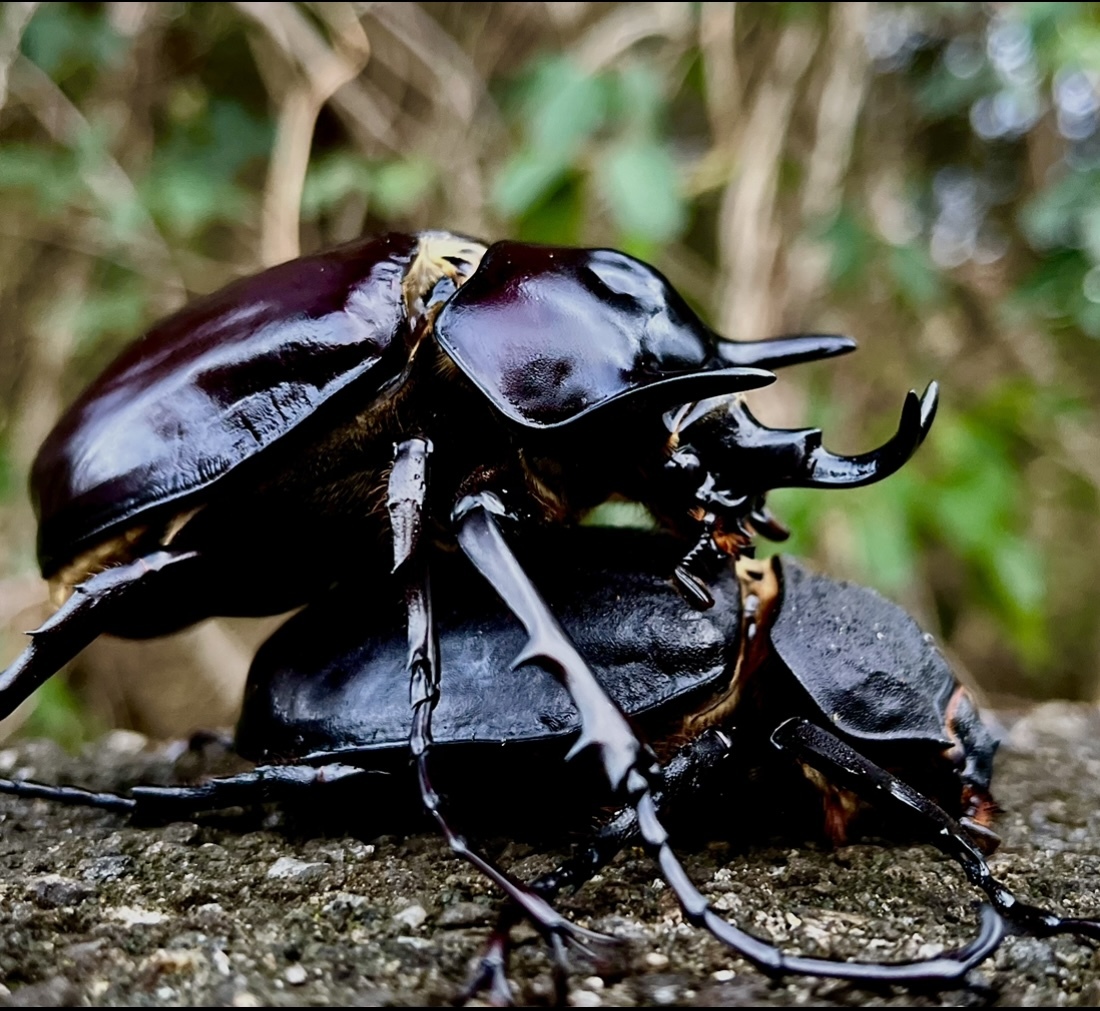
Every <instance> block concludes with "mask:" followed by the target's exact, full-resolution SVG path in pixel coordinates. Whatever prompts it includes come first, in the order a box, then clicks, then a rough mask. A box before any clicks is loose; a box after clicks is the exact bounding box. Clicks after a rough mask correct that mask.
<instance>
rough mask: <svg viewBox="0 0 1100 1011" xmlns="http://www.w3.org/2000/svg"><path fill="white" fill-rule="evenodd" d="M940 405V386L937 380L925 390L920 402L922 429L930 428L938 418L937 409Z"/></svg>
mask: <svg viewBox="0 0 1100 1011" xmlns="http://www.w3.org/2000/svg"><path fill="white" fill-rule="evenodd" d="M939 405H940V384H939V383H937V382H936V381H935V380H933V381H932V382H930V383H929V384H928V385H927V386H926V387H925V389H924V395H923V396H922V397H921V400H920V421H921V427H922V428H925V429H927V428H929V427H930V426H931V424H932V421H933V419H934V418H935V417H936V409H937V408H938V407H939Z"/></svg>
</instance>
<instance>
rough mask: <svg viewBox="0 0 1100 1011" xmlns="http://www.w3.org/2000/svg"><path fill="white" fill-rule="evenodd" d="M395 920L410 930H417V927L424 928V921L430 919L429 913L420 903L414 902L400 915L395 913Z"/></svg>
mask: <svg viewBox="0 0 1100 1011" xmlns="http://www.w3.org/2000/svg"><path fill="white" fill-rule="evenodd" d="M393 918H394V919H395V920H396V921H397V922H398V923H403V924H404V925H405V926H406V927H408V928H409V929H410V930H416V928H417V927H420V926H423V924H424V921H425V920H426V919H427V918H428V913H427V911H426V910H425V909H424V907H423V906H422V905H420V903H419V902H414V903H413V904H412V905H411V906H406V907H405V908H404V909H402V910H401V912H399V913H394V914H393Z"/></svg>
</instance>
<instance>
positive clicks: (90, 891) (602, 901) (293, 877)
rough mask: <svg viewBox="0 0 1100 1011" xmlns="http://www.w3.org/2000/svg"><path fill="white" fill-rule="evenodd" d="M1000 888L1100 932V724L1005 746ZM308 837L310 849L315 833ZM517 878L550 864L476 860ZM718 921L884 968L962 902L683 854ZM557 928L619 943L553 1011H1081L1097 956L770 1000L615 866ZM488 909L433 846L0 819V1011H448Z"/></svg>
mask: <svg viewBox="0 0 1100 1011" xmlns="http://www.w3.org/2000/svg"><path fill="white" fill-rule="evenodd" d="M177 758H178V750H177V751H173V750H172V749H169V748H160V749H152V748H149V747H148V746H146V744H145V742H144V740H143V739H141V738H138V737H136V736H135V735H132V734H113V735H110V736H108V737H106V738H104V739H103V740H102V741H100V742H99V743H98V744H97V745H95V746H94V747H93V748H90V749H89V750H88V751H87V752H86V753H84V754H83V755H82V756H80V757H79V758H73V757H71V756H67V755H65V754H64V753H62V752H61V751H60V750H59V749H57V748H56V747H55V746H53V745H49V744H45V743H42V742H29V743H26V744H22V745H19V746H16V747H13V748H11V749H9V750H7V751H3V752H0V775H4V776H15V777H20V778H30V777H33V778H36V779H42V780H47V781H52V782H61V781H65V782H72V783H79V784H82V785H89V786H92V787H94V788H100V789H102V788H113V787H119V786H125V785H128V784H131V783H133V782H136V781H139V780H141V779H152V780H157V781H161V782H163V781H167V780H170V779H171V777H172V776H173V775H175V774H176V773H178V769H177V768H175V767H174V763H175V764H176V765H178V762H176V759H177ZM995 784H996V793H997V799H998V800H999V802H1000V804H1001V805H1002V807H1003V808H1004V813H1003V815H1002V816H1001V818H1000V821H999V824H998V830H999V831H1000V832H1001V834H1002V836H1003V838H1004V843H1003V845H1002V847H1001V849H1000V850H999V851H998V853H997V854H996V856H995V857H994V858H993V861H992V863H993V867H994V871H995V873H996V874H997V875H998V876H999V877H1000V878H1002V879H1003V880H1004V881H1005V882H1006V883H1007V884H1008V885H1009V886H1010V887H1012V888H1013V889H1015V890H1017V892H1018V894H1019V896H1020V897H1021V898H1027V899H1029V900H1031V901H1033V902H1036V903H1039V904H1042V905H1047V906H1050V907H1052V908H1054V909H1056V910H1057V911H1059V912H1063V913H1066V914H1077V915H1088V914H1089V913H1100V713H1098V712H1097V710H1096V709H1095V708H1090V707H1084V706H1071V705H1068V704H1049V705H1045V706H1042V707H1040V708H1038V709H1036V710H1034V711H1033V712H1031V713H1029V714H1028V715H1026V716H1025V717H1023V718H1022V719H1020V720H1019V721H1017V722H1015V723H1014V724H1013V725H1012V726H1011V730H1010V732H1009V734H1008V738H1007V740H1006V743H1005V745H1004V747H1003V749H1002V752H1001V754H1000V756H999V758H998V764H997V773H996V780H995ZM311 828H312V829H313V830H314V831H311V830H310V829H311ZM485 846H486V849H487V851H488V852H489V853H490V854H491V855H493V856H494V857H497V858H499V859H500V860H501V862H502V863H503V864H504V865H505V866H506V867H508V868H509V869H510V870H511V871H512V872H513V873H514V874H516V875H517V876H519V877H530V876H533V875H535V874H537V873H539V872H541V871H545V870H548V869H550V868H551V867H552V866H554V864H555V863H556V862H557V861H558V860H560V859H561V857H562V856H563V855H564V854H565V852H566V850H564V849H561V848H559V849H557V850H546V849H543V848H541V847H540V846H539V845H537V843H536V842H535V841H532V840H529V839H528V840H523V841H507V840H500V839H497V840H489V841H487V842H486V843H485ZM684 857H685V863H686V865H687V867H688V869H689V871H690V872H691V874H692V876H693V877H694V879H695V881H696V882H698V883H700V886H701V888H702V890H703V891H704V892H705V893H706V894H707V895H708V896H709V897H710V899H711V901H712V902H713V904H714V905H715V906H716V907H717V908H718V909H719V910H721V911H722V913H723V914H724V915H726V916H729V917H731V918H733V919H735V920H736V921H737V922H738V923H740V924H741V925H742V926H745V927H747V928H749V929H750V930H752V931H754V932H756V933H758V934H761V935H766V936H770V937H771V938H773V939H774V940H775V941H776V942H777V943H779V944H781V945H782V946H784V948H787V949H790V950H801V951H803V952H805V953H807V954H815V955H832V956H834V957H850V958H857V959H861V958H862V959H876V960H880V961H886V960H890V959H896V958H907V957H909V958H911V957H917V956H928V955H931V954H934V953H935V952H937V951H939V950H942V949H943V948H951V947H954V946H957V945H959V944H961V943H964V942H965V940H966V939H967V938H968V937H969V936H970V934H971V932H972V931H973V929H974V924H975V917H976V911H977V907H978V896H977V894H976V893H975V892H974V890H973V889H971V888H969V887H968V886H967V885H966V883H965V881H964V879H963V877H962V875H961V873H960V872H959V871H958V870H957V869H956V868H955V866H954V865H953V864H952V863H951V862H949V861H948V860H946V859H945V858H943V857H941V856H939V855H938V854H937V853H936V852H935V851H933V850H931V849H930V848H928V847H925V846H916V845H898V844H889V845H883V844H871V843H866V844H864V843H861V844H858V845H849V846H845V847H843V848H840V849H830V848H828V847H826V846H823V845H820V844H804V843H801V842H799V841H797V840H796V841H784V842H783V843H782V844H775V843H771V844H768V845H764V846H753V847H746V846H743V845H737V844H731V843H729V842H721V841H719V842H712V843H710V844H707V845H702V846H695V847H694V848H690V849H688V850H686V851H685V853H684ZM559 905H560V908H561V909H562V911H563V912H565V913H566V914H567V915H569V916H570V917H571V918H573V919H575V920H576V921H578V922H579V923H581V924H583V925H586V926H590V927H592V928H595V929H598V930H602V931H606V932H608V933H611V934H614V935H615V936H616V937H618V938H620V939H621V941H622V943H621V944H619V945H617V946H615V947H614V948H609V949H608V951H606V952H604V953H602V954H603V957H602V958H601V960H600V961H598V962H595V963H593V962H589V961H587V960H586V959H585V958H583V957H579V956H578V957H576V958H574V959H573V962H572V970H573V971H572V973H571V975H570V978H569V987H570V990H569V1002H570V1004H572V1005H574V1006H579V1007H595V1006H599V1005H618V1006H622V1005H638V1004H644V1005H670V1006H671V1005H689V1006H690V1005H712V1004H719V1005H727V1006H738V1005H743V1004H744V1005H759V1004H773V1005H795V1004H809V1005H814V1006H829V1005H840V1006H855V1005H906V1006H908V1005H923V1006H960V1005H966V1006H969V1005H995V1006H1045V1005H1057V1006H1096V1005H1097V1004H1100V964H1098V960H1097V955H1096V948H1095V945H1094V944H1091V943H1089V942H1087V941H1081V940H1078V939H1076V938H1073V937H1058V938H1054V939H1052V940H1037V939H1034V938H1028V937H1020V938H1009V939H1008V940H1007V941H1006V942H1005V943H1004V945H1003V946H1002V947H1001V949H1000V950H999V951H998V953H997V954H996V955H995V957H993V958H991V959H989V960H988V961H986V962H985V963H984V964H983V965H981V966H980V967H979V968H978V969H977V970H976V971H974V972H973V973H971V977H970V979H969V980H968V981H967V986H966V987H965V988H956V989H953V990H948V991H945V992H942V993H938V994H936V993H914V992H912V991H906V990H902V989H893V988H885V989H878V990H866V989H860V988H858V987H854V986H852V985H850V984H847V983H841V982H836V981H828V980H807V979H787V980H783V981H780V982H770V981H768V980H767V979H766V978H765V977H763V976H761V975H760V974H759V973H757V972H756V971H755V970H753V969H752V968H751V967H750V966H748V965H747V964H746V963H745V962H744V961H742V960H741V959H739V958H737V957H735V956H733V955H732V954H730V953H729V952H728V951H727V950H725V949H724V948H723V947H722V946H721V945H720V944H719V943H718V942H717V941H715V940H713V939H712V938H710V937H709V936H707V935H706V934H704V933H703V932H701V931H698V930H695V929H693V928H691V927H689V926H687V925H685V924H684V923H683V922H682V919H681V916H680V913H679V910H678V908H677V906H676V905H675V903H674V901H673V900H672V898H671V897H670V895H669V894H668V890H667V889H666V888H665V887H663V885H662V883H661V882H660V881H658V880H657V879H656V876H655V873H654V868H653V865H652V864H651V863H650V861H649V860H648V859H647V858H646V857H645V855H644V854H642V853H641V852H640V851H638V850H628V851H626V852H624V853H622V854H620V855H619V857H618V858H616V860H615V861H614V862H613V863H612V864H611V865H610V866H609V867H608V868H606V869H605V870H604V871H603V872H602V873H601V874H599V875H597V876H596V878H595V879H593V881H592V882H590V883H589V884H587V885H585V886H584V887H583V888H582V889H580V890H579V891H578V892H577V894H575V895H570V896H567V897H564V898H563V899H562V900H561V901H560V903H559ZM497 908H498V898H497V896H496V895H495V894H494V892H493V889H492V886H490V885H489V884H488V883H487V882H485V881H484V880H483V879H482V878H481V877H480V876H479V875H478V874H477V873H476V872H474V871H473V870H472V869H471V868H469V867H468V866H467V865H466V864H464V863H463V862H461V861H459V860H457V859H455V858H453V857H452V856H451V855H450V854H449V852H448V851H447V849H446V847H445V845H444V844H443V843H442V841H441V840H440V839H439V838H438V837H436V836H434V835H432V834H427V833H421V834H414V835H410V836H397V835H387V836H381V837H376V838H367V837H362V838H356V837H354V836H349V835H344V834H341V833H340V832H338V831H336V832H334V831H333V830H331V829H329V830H320V829H318V827H317V826H316V825H314V826H310V825H309V824H306V825H303V824H301V823H300V822H299V823H298V824H295V825H292V826H290V827H287V826H285V825H284V824H282V822H280V820H279V817H278V815H276V814H273V813H270V812H268V813H266V814H261V815H260V816H253V817H251V818H245V817H243V816H241V817H236V818H230V819H228V820H227V819H226V818H224V817H223V818H220V819H217V820H214V821H207V822H204V823H202V824H194V823H190V822H187V823H175V824H171V825H167V826H163V827H134V826H131V825H129V824H128V823H127V820H126V819H125V818H124V817H122V816H120V815H116V814H111V813H107V812H99V811H90V810H84V809H75V808H63V807H60V806H57V805H53V804H49V803H46V802H44V801H30V800H21V799H12V798H6V797H5V798H0V981H2V983H3V986H2V987H0V994H2V997H0V1000H2V1002H3V1003H5V1004H10V1005H17V1006H71V1005H97V1006H98V1005H105V1006H111V1005H131V1006H134V1005H137V1006H179V1005H199V1006H203V1005H232V1006H236V1007H255V1006H266V1005H275V1006H279V1005H329V1004H334V1005H346V1006H373V1005H379V1004H398V1005H419V1004H425V1003H428V1004H447V1003H450V1002H451V1001H453V1000H454V999H455V998H456V996H457V995H458V994H460V992H461V989H462V984H463V981H464V979H465V978H466V977H467V974H468V971H469V968H470V965H471V961H472V960H473V959H474V958H475V956H476V955H477V953H478V951H479V950H480V948H481V946H482V945H483V943H484V941H485V938H486V937H487V935H488V932H489V927H490V924H491V923H492V921H493V919H494V916H495V911H496V909H497ZM515 936H516V939H517V947H516V951H515V955H514V959H513V965H512V972H511V978H512V980H513V982H514V986H515V996H516V1000H517V1002H518V1003H525V1004H527V1003H529V1004H541V1003H546V1002H548V1001H549V1000H550V999H551V996H552V984H551V976H550V962H549V959H548V956H547V951H546V947H545V945H544V944H543V942H542V940H541V938H540V937H539V936H538V935H537V934H536V933H535V932H534V931H533V930H531V929H530V928H526V927H524V928H520V929H519V930H517V931H516V933H515Z"/></svg>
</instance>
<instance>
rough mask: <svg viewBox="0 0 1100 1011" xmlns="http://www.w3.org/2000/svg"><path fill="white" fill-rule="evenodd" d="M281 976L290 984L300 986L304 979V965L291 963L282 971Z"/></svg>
mask: <svg viewBox="0 0 1100 1011" xmlns="http://www.w3.org/2000/svg"><path fill="white" fill-rule="evenodd" d="M283 978H284V979H285V980H286V981H287V982H288V983H289V984H290V985H291V986H301V985H302V984H303V983H304V982H305V981H306V969H305V966H304V965H297V964H295V965H292V966H290V968H289V969H287V971H286V972H284V973H283Z"/></svg>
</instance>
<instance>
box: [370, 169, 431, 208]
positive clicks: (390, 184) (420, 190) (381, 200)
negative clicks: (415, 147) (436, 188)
mask: <svg viewBox="0 0 1100 1011" xmlns="http://www.w3.org/2000/svg"><path fill="white" fill-rule="evenodd" d="M435 180H436V169H435V166H434V165H433V164H432V163H431V162H429V161H427V160H425V159H422V158H410V159H408V160H405V161H394V162H388V163H386V164H383V165H380V166H379V167H378V169H377V170H376V171H375V174H374V185H373V187H372V193H373V195H374V199H375V200H376V201H377V202H378V206H379V209H380V210H381V211H382V213H383V214H384V215H385V216H386V217H399V216H400V215H402V214H408V213H409V212H410V211H412V210H414V209H415V208H416V206H417V205H418V204H419V203H420V202H421V201H422V200H423V199H424V198H425V197H426V196H427V195H428V191H429V190H430V189H431V188H432V186H433V185H434V184H435Z"/></svg>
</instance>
